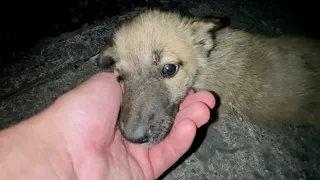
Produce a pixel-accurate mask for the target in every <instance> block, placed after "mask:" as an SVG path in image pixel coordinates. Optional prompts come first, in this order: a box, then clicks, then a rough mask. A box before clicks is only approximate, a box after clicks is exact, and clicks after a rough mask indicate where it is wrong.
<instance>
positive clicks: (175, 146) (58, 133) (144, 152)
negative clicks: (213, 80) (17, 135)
mask: <svg viewBox="0 0 320 180" xmlns="http://www.w3.org/2000/svg"><path fill="white" fill-rule="evenodd" d="M121 99H122V91H121V88H120V85H119V84H118V82H117V81H116V80H115V77H114V76H113V75H112V74H110V73H100V74H97V75H95V76H93V77H92V78H90V80H88V81H86V82H84V83H83V84H81V85H80V86H78V87H77V88H75V89H73V90H72V91H70V92H68V93H66V94H65V95H63V96H62V97H60V98H59V99H58V100H57V101H56V102H55V103H54V104H53V105H52V106H51V107H49V108H48V109H47V110H45V111H44V112H42V113H40V114H39V115H36V116H35V117H33V118H31V119H32V120H33V121H34V122H38V123H33V124H37V125H36V127H42V128H38V129H36V131H34V132H33V133H35V132H36V133H37V134H38V135H42V138H41V140H42V141H41V142H43V141H47V142H48V141H49V142H50V143H51V144H50V145H51V146H53V147H55V148H56V149H59V150H57V152H59V153H56V154H61V156H60V155H58V157H59V156H60V157H63V158H62V159H63V160H55V161H54V162H52V163H51V166H52V167H53V168H51V169H52V170H53V171H55V172H54V173H53V174H56V175H57V176H59V177H60V178H61V179H66V177H69V179H79V180H82V179H84V180H87V179H94V180H100V179H156V178H158V177H159V176H160V175H161V174H162V173H163V172H164V171H166V170H167V169H168V168H170V167H171V166H172V165H173V164H174V163H175V162H176V161H177V160H178V159H179V158H180V157H181V156H182V155H183V154H184V153H185V152H186V151H187V150H188V148H189V147H190V145H191V144H192V141H193V139H194V137H195V133H196V130H197V128H198V127H200V126H202V125H203V124H205V123H206V122H207V121H208V120H209V117H210V108H213V107H214V105H215V99H214V97H213V95H212V94H210V93H208V92H198V93H194V92H193V91H190V92H189V96H188V97H187V98H186V99H185V100H184V101H183V102H182V103H181V105H180V108H179V112H178V114H177V116H176V118H175V123H174V126H173V129H172V131H171V132H170V134H169V135H168V136H167V137H166V138H165V139H164V140H163V141H162V142H160V143H158V144H155V145H154V146H152V147H150V148H148V147H146V146H143V145H139V144H132V143H130V142H128V141H126V140H125V139H123V138H122V136H121V134H120V132H119V130H118V129H116V128H115V127H116V122H117V118H118V113H119V109H120V104H121ZM44 122H45V123H44ZM38 124H41V125H38ZM21 128H22V127H21V126H20V129H21ZM50 128H51V129H50ZM33 129H35V128H33ZM29 134H30V132H29ZM0 143H1V139H0ZM58 147H60V148H58ZM53 149H54V148H53ZM34 151H39V150H34ZM49 152H50V151H49ZM43 153H45V154H46V153H48V152H46V151H43ZM46 156H47V157H50V155H48V154H47V155H46ZM46 156H44V157H46ZM0 157H1V155H0ZM0 159H1V158H0ZM41 162H42V161H41ZM20 165H21V163H20ZM44 177H45V176H44Z"/></svg>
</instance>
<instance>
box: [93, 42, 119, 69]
mask: <svg viewBox="0 0 320 180" xmlns="http://www.w3.org/2000/svg"><path fill="white" fill-rule="evenodd" d="M97 66H98V67H100V68H103V69H105V70H106V71H107V72H113V71H114V66H115V47H114V43H113V42H110V43H108V45H107V46H106V47H104V48H103V49H102V50H101V51H100V53H99V55H98V56H97Z"/></svg>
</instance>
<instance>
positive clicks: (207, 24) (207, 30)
mask: <svg viewBox="0 0 320 180" xmlns="http://www.w3.org/2000/svg"><path fill="white" fill-rule="evenodd" d="M228 25H229V20H228V19H225V18H197V19H194V20H193V21H192V23H191V29H192V33H193V34H192V35H193V37H194V41H195V43H196V44H199V45H201V46H202V47H203V48H204V49H205V50H207V51H209V50H211V49H212V48H213V47H214V41H213V39H214V37H213V36H214V32H215V31H217V30H219V29H221V28H223V27H225V26H228Z"/></svg>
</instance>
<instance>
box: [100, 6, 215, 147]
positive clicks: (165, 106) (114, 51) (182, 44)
mask: <svg viewBox="0 0 320 180" xmlns="http://www.w3.org/2000/svg"><path fill="white" fill-rule="evenodd" d="M219 27H220V24H219V21H218V20H212V21H208V20H206V21H204V20H201V19H198V20H196V19H187V18H182V17H180V16H179V15H178V14H173V13H167V12H160V11H147V12H145V13H142V14H140V15H139V16H137V17H135V18H134V19H133V20H131V21H128V22H126V23H124V24H123V25H122V26H121V27H120V28H119V29H118V30H117V31H116V33H115V35H114V37H113V39H112V41H111V42H110V44H109V45H107V46H106V47H105V48H104V49H103V50H102V51H101V53H100V55H99V59H98V65H99V66H100V67H103V68H106V69H107V71H110V72H114V74H115V75H116V76H117V79H118V80H119V82H120V83H121V85H122V89H123V93H124V94H123V104H122V107H121V112H120V116H119V118H120V119H119V121H120V122H119V123H120V130H121V132H122V134H123V136H124V137H125V138H126V139H127V140H128V141H131V142H133V143H148V144H155V143H158V142H159V141H161V140H162V139H164V138H165V137H166V135H168V133H169V132H170V130H171V127H172V125H173V121H174V118H175V115H176V113H177V109H178V106H179V104H180V102H181V101H182V100H183V98H184V97H185V96H186V94H187V92H188V90H189V89H190V88H192V85H193V83H194V79H195V76H196V73H197V71H198V70H201V69H198V68H199V67H201V66H202V65H203V64H204V63H205V61H206V58H207V56H208V52H209V51H210V50H212V48H213V46H214V43H213V37H212V32H210V31H211V30H214V29H217V28H219Z"/></svg>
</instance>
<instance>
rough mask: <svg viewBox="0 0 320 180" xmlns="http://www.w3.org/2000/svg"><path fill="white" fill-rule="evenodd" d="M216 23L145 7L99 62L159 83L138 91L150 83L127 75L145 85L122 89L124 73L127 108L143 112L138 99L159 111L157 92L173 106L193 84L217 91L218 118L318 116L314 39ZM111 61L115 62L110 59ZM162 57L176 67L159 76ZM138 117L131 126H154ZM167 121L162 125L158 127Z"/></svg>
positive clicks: (319, 62) (306, 119)
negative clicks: (169, 73)
mask: <svg viewBox="0 0 320 180" xmlns="http://www.w3.org/2000/svg"><path fill="white" fill-rule="evenodd" d="M220 26H221V24H220V22H219V20H217V19H211V20H205V19H199V18H187V17H182V16H180V15H179V14H177V13H172V12H163V11H158V10H150V11H146V12H144V13H142V14H141V15H139V16H137V17H136V18H134V19H133V20H131V21H128V22H126V23H125V24H123V25H122V26H121V27H120V28H119V29H118V30H117V31H116V33H115V35H114V38H113V41H112V43H111V44H110V45H109V46H107V47H106V48H105V49H104V50H103V51H102V52H101V55H100V59H99V64H100V66H103V65H104V67H107V68H109V69H110V70H111V71H113V70H114V72H115V74H116V75H117V76H119V75H123V76H124V77H130V78H131V77H132V79H133V77H137V78H136V79H139V78H142V79H143V78H145V81H149V80H150V82H153V81H154V83H156V81H161V82H163V84H165V86H161V85H159V87H160V88H159V89H154V92H148V93H146V94H145V95H144V94H143V93H144V90H145V89H147V88H154V87H150V86H148V84H147V83H146V82H145V81H141V83H139V82H138V81H135V82H131V83H133V84H134V83H136V87H138V86H144V89H141V87H139V88H140V89H139V90H138V89H137V88H135V87H134V86H135V85H131V86H132V87H131V86H130V91H127V94H126V91H125V90H126V88H127V86H126V85H125V84H126V78H124V80H123V83H124V96H127V102H126V101H124V104H125V103H129V104H130V105H131V107H130V108H128V110H129V109H131V110H130V113H131V114H130V115H136V114H139V113H140V114H141V113H142V114H143V113H144V112H141V111H142V108H143V107H144V105H143V104H144V103H142V102H145V103H147V104H148V102H150V105H151V106H153V109H152V108H151V109H149V110H150V111H155V112H156V111H159V110H160V109H159V107H157V103H161V102H164V101H163V100H160V97H159V96H166V98H167V99H168V100H169V102H171V103H172V104H173V105H172V106H174V105H175V104H178V103H180V102H181V100H182V99H183V98H184V97H185V95H186V93H187V91H188V90H189V88H194V89H196V90H198V91H200V90H207V91H212V92H215V93H216V94H217V95H218V96H219V97H220V100H221V106H220V107H219V109H218V111H219V118H226V119H232V118H235V117H239V118H242V119H244V120H254V121H258V122H259V121H260V122H267V123H271V124H273V123H275V122H291V123H294V124H295V123H311V124H318V123H319V122H320V119H319V115H320V113H319V112H320V109H319V107H320V106H319V105H320V83H319V78H320V75H319V67H320V58H319V57H320V43H319V41H316V40H311V39H307V38H304V37H289V36H282V37H268V36H264V35H258V34H253V33H248V32H245V31H243V30H236V29H232V28H230V27H226V28H221V29H219V28H220ZM155 51H160V52H161V53H159V54H160V55H159V57H155V54H156V55H157V53H153V52H155ZM157 58H158V59H160V60H159V62H157V60H156V59H157ZM112 61H115V65H114V66H113V65H110V62H112ZM168 63H172V64H181V65H180V66H179V69H178V72H177V73H176V75H175V76H173V77H171V78H161V77H159V76H157V75H156V74H157V73H159V74H160V72H161V67H163V65H164V64H168ZM106 64H107V65H106ZM148 78H149V79H148ZM161 87H163V88H161ZM138 91H139V92H141V93H142V94H139V92H138ZM166 92H167V93H166ZM154 96H158V98H155V97H154ZM133 99H142V100H141V101H139V102H140V103H139V104H135V103H130V102H129V101H133ZM141 103H142V104H141ZM132 112H135V113H132ZM122 113H123V114H124V113H126V112H122ZM232 115H236V116H232ZM140 116H142V115H140ZM140 116H139V117H140ZM160 116H161V115H159V117H160ZM139 117H138V116H137V118H135V120H132V121H135V122H134V123H133V124H135V126H131V127H130V128H131V129H130V128H129V129H130V130H132V128H137V127H139V126H146V124H148V127H149V125H150V126H157V125H156V124H155V123H154V122H153V121H151V120H150V119H143V118H142V119H141V118H140V119H139ZM152 117H153V116H152ZM172 119H173V116H172ZM172 119H170V120H171V121H172ZM120 122H121V124H122V128H123V129H124V126H125V125H126V123H129V121H127V120H124V119H123V120H121V118H120ZM131 123H132V122H131ZM157 123H159V122H157ZM164 123H167V122H166V121H164ZM136 124H138V126H136ZM148 127H146V129H148ZM170 128H171V126H169V125H168V126H165V128H163V129H162V130H165V131H167V130H170ZM160 129H161V128H160ZM148 136H149V138H153V142H158V141H160V140H161V139H163V138H164V137H165V135H163V137H159V138H157V137H156V135H155V133H153V131H152V132H151V131H149V134H148ZM153 136H154V137H153Z"/></svg>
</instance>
